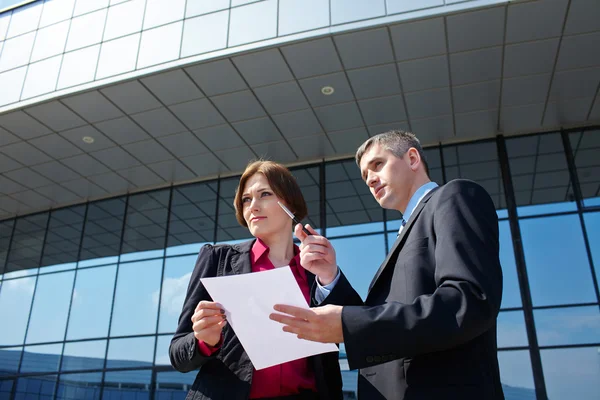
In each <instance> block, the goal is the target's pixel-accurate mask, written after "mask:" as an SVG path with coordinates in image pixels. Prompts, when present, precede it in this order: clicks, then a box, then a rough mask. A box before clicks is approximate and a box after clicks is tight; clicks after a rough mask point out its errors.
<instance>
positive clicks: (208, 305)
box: [194, 300, 225, 314]
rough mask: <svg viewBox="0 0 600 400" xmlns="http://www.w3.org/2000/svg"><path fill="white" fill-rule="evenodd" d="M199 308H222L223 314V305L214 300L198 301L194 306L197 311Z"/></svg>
mask: <svg viewBox="0 0 600 400" xmlns="http://www.w3.org/2000/svg"><path fill="white" fill-rule="evenodd" d="M200 309H212V310H223V314H225V310H224V309H223V306H222V305H221V304H219V303H217V302H215V301H208V300H202V301H200V302H199V303H198V305H197V306H196V309H195V310H194V312H195V311H198V310H200Z"/></svg>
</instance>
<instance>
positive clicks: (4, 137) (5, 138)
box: [0, 128, 21, 147]
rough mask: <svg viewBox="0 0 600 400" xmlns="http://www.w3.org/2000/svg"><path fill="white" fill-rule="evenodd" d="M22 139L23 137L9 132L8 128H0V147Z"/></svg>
mask: <svg viewBox="0 0 600 400" xmlns="http://www.w3.org/2000/svg"><path fill="white" fill-rule="evenodd" d="M20 140H21V139H19V138H18V137H17V136H15V135H13V134H12V133H10V132H8V131H7V130H6V129H3V128H0V147H1V146H5V145H7V144H11V143H16V142H19V141H20Z"/></svg>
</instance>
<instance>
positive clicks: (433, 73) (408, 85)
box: [398, 55, 450, 93]
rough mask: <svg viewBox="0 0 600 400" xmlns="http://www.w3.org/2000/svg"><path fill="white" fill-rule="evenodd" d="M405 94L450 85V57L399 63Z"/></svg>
mask: <svg viewBox="0 0 600 400" xmlns="http://www.w3.org/2000/svg"><path fill="white" fill-rule="evenodd" d="M398 69H399V71H400V77H401V79H402V88H403V89H404V92H407V93H408V92H416V91H419V90H427V89H436V88H440V87H447V86H449V85H450V81H449V73H448V57H447V56H445V55H444V56H436V57H428V58H423V59H418V60H412V61H405V62H401V63H398Z"/></svg>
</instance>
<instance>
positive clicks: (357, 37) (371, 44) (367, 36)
mask: <svg viewBox="0 0 600 400" xmlns="http://www.w3.org/2000/svg"><path fill="white" fill-rule="evenodd" d="M335 44H336V45H337V49H338V52H339V54H340V57H341V59H342V63H343V65H344V67H345V68H346V69H352V68H361V67H368V66H370V65H378V64H385V63H389V62H392V61H394V55H393V53H392V44H391V42H390V36H389V33H388V30H387V29H386V28H382V29H374V30H369V31H359V32H353V33H348V34H345V35H339V36H336V37H335Z"/></svg>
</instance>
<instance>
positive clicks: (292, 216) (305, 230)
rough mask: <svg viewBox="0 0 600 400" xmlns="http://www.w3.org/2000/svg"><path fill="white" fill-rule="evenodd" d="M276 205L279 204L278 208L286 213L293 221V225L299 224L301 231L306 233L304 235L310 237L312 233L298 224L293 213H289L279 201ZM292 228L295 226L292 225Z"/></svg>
mask: <svg viewBox="0 0 600 400" xmlns="http://www.w3.org/2000/svg"><path fill="white" fill-rule="evenodd" d="M277 204H279V206H280V207H281V208H282V209H283V211H285V213H286V214H287V215H289V216H290V218H291V219H292V221H294V223H296V224H300V225H301V226H302V231H304V233H306V234H307V235H309V236H310V235H312V233H310V232H309V231H308V229H306V228H305V227H304V225H302V224H301V223H300V221H298V218H296V216H295V215H294V213H293V212H291V211H290V210H289V209H288V208H287V207H286V206H285V205H284V204H283V203H282V202H281V201H278V202H277ZM294 226H295V225H294Z"/></svg>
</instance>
